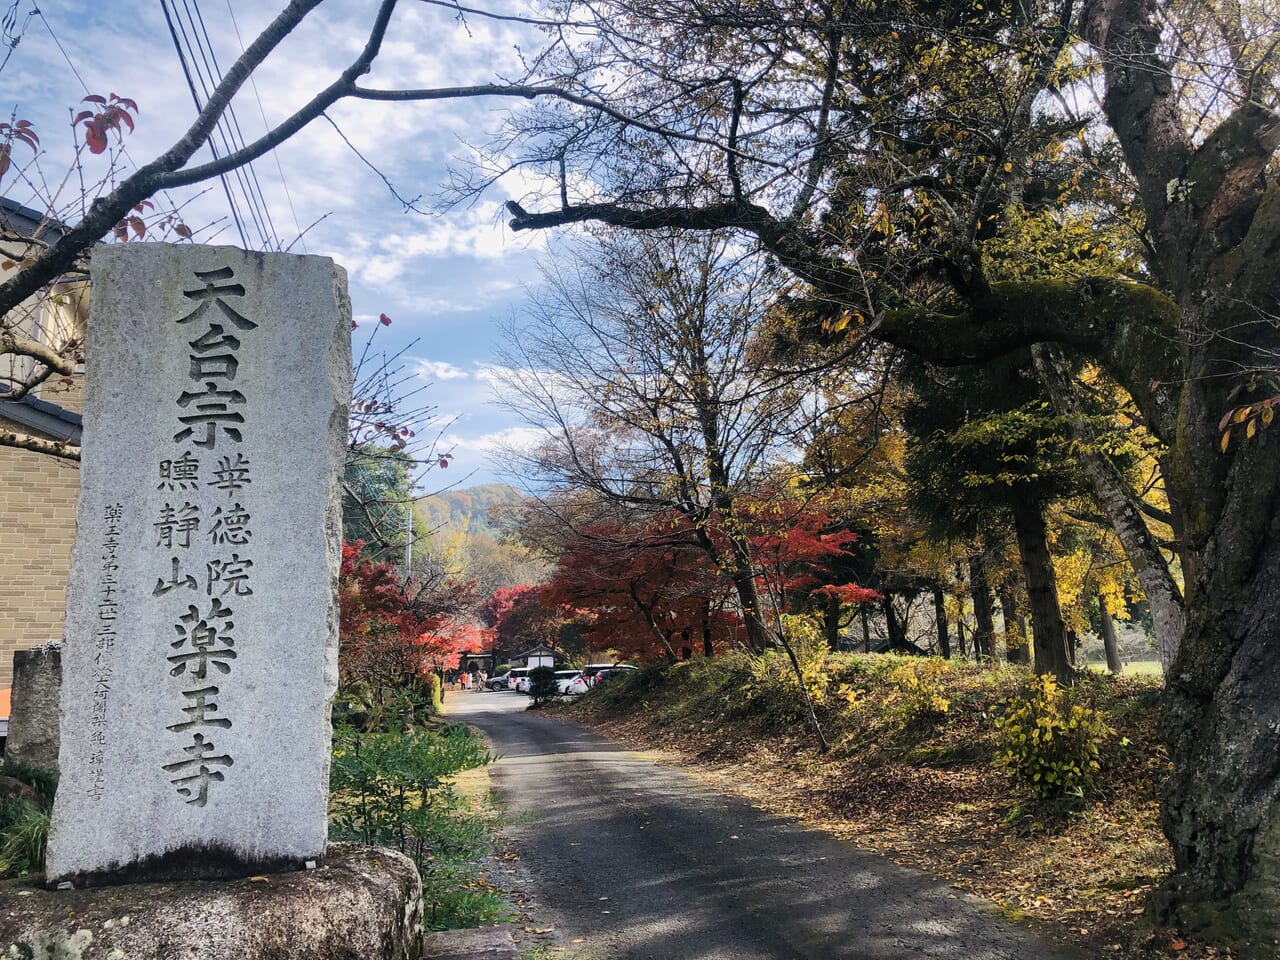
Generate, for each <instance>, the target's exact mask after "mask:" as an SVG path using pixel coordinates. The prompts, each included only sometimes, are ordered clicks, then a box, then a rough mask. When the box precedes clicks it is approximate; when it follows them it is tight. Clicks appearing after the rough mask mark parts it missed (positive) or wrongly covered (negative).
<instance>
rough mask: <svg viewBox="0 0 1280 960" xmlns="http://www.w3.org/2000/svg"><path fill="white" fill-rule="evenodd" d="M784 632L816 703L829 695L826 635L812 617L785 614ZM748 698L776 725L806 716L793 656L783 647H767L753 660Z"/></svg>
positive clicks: (763, 715) (793, 721) (811, 696)
mask: <svg viewBox="0 0 1280 960" xmlns="http://www.w3.org/2000/svg"><path fill="white" fill-rule="evenodd" d="M782 630H783V636H784V637H785V638H786V640H787V643H788V644H789V645H790V647H791V650H792V652H793V653H794V654H795V655H796V661H797V662H798V663H799V664H800V674H801V676H803V677H804V683H805V686H807V687H808V688H809V696H810V698H812V700H813V702H814V704H815V706H820V705H821V704H822V703H823V702H824V701H825V700H826V696H827V687H828V684H829V683H830V680H831V677H830V674H829V672H828V654H829V650H828V647H827V642H826V638H825V637H824V636H823V634H822V630H821V628H820V627H819V626H818V624H817V621H815V620H814V619H813V618H812V617H808V616H801V615H794V614H784V615H783V617H782ZM746 694H747V700H748V702H749V703H751V704H752V705H753V707H754V708H755V710H756V711H757V712H758V713H759V714H760V715H761V716H762V718H763V719H765V720H767V721H768V722H769V723H772V724H775V725H782V724H789V723H795V722H797V721H802V720H804V719H805V717H806V710H805V705H804V695H803V694H802V693H801V690H800V681H799V680H798V679H797V677H796V671H795V667H794V666H793V665H792V663H791V658H790V657H788V656H787V654H786V652H785V651H783V650H777V649H775V650H767V651H765V652H764V653H763V654H761V655H760V656H758V657H755V658H753V659H752V660H751V666H750V676H749V679H748V680H747V684H746Z"/></svg>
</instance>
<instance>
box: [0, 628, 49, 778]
mask: <svg viewBox="0 0 1280 960" xmlns="http://www.w3.org/2000/svg"><path fill="white" fill-rule="evenodd" d="M61 689H62V649H61V645H59V644H45V645H44V646H43V647H37V648H36V649H34V650H19V651H17V652H16V653H14V655H13V704H12V707H11V712H10V714H9V737H8V739H7V740H6V741H5V746H4V751H5V756H6V757H10V758H12V759H14V760H18V761H20V762H22V763H25V764H29V765H30V766H33V767H43V768H44V769H46V770H57V769H58V694H59V691H60V690H61Z"/></svg>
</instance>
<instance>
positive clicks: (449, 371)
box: [412, 358, 470, 381]
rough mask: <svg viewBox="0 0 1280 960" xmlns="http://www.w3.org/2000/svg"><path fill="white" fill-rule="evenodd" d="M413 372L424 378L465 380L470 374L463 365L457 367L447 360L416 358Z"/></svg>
mask: <svg viewBox="0 0 1280 960" xmlns="http://www.w3.org/2000/svg"><path fill="white" fill-rule="evenodd" d="M412 363H413V372H414V374H415V375H416V376H418V377H421V378H422V379H423V380H433V381H434V380H463V379H466V378H467V377H469V376H470V374H469V373H467V371H465V370H463V369H462V368H461V367H456V366H454V365H453V364H452V363H449V362H448V361H445V360H424V359H420V358H414V359H413V361H412Z"/></svg>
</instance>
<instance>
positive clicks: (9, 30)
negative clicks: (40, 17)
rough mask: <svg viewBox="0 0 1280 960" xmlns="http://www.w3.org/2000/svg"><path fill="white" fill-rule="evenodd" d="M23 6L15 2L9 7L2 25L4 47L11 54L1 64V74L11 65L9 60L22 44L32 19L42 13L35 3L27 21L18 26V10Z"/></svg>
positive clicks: (20, 1) (18, 1)
mask: <svg viewBox="0 0 1280 960" xmlns="http://www.w3.org/2000/svg"><path fill="white" fill-rule="evenodd" d="M21 6H22V0H13V3H11V4H10V5H9V9H8V10H6V11H5V14H4V19H3V21H0V23H2V25H3V28H4V45H5V46H6V47H8V48H9V52H8V53H6V54H5V55H4V62H3V63H0V73H3V72H4V68H5V67H7V66H8V65H9V58H10V57H12V56H13V51H15V50H17V49H18V44H19V43H21V42H22V37H23V34H25V33H26V32H27V27H29V26H30V25H31V18H32V17H34V16H35V15H36V14H37V13H39V12H40V8H39V7H37V6H36V5H35V4H34V3H32V4H31V9H30V10H28V11H27V19H25V20H23V21H22V26H21V27H19V26H18V9H19V8H20V7H21Z"/></svg>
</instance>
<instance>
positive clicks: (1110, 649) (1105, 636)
mask: <svg viewBox="0 0 1280 960" xmlns="http://www.w3.org/2000/svg"><path fill="white" fill-rule="evenodd" d="M1098 631H1099V632H1100V633H1101V634H1102V649H1103V651H1105V652H1106V655H1107V671H1108V672H1109V673H1114V674H1120V673H1123V672H1124V664H1123V663H1121V662H1120V648H1119V647H1118V646H1117V645H1116V625H1115V624H1114V623H1113V622H1112V621H1111V610H1110V608H1108V607H1107V598H1106V597H1104V596H1103V595H1102V594H1101V593H1099V594H1098Z"/></svg>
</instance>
